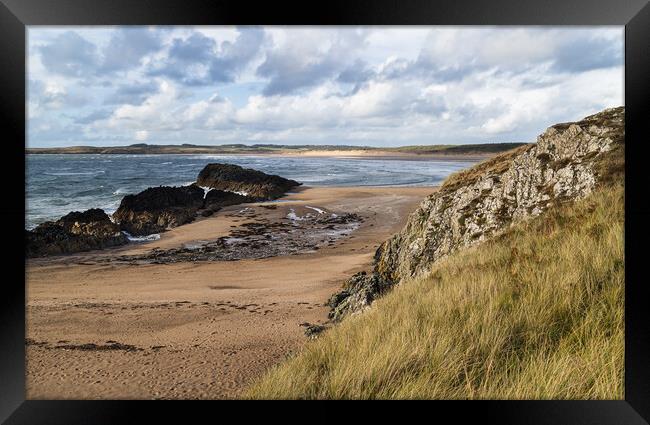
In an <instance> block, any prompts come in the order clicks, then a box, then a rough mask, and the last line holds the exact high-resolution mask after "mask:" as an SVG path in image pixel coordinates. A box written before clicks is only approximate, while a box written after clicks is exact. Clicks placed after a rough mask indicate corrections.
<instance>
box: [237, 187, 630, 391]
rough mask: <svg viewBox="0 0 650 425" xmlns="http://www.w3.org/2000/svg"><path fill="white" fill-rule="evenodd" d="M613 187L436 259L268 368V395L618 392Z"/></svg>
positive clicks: (620, 262)
mask: <svg viewBox="0 0 650 425" xmlns="http://www.w3.org/2000/svg"><path fill="white" fill-rule="evenodd" d="M623 224H624V202H623V188H622V187H621V186H615V187H608V188H602V189H599V190H598V191H596V192H594V193H593V194H592V195H590V196H589V197H588V198H586V199H584V200H582V201H579V202H576V203H573V204H567V205H564V206H560V207H556V208H553V209H551V210H549V211H548V212H547V213H545V214H544V215H542V216H540V217H537V218H535V219H532V220H528V221H526V222H524V223H521V224H518V225H516V226H514V227H512V228H510V229H509V230H507V231H506V232H505V233H504V234H502V236H500V237H498V238H496V239H493V240H491V241H488V242H485V243H483V244H481V245H479V246H476V247H473V248H470V249H465V250H462V251H459V252H457V253H456V254H454V255H452V256H449V257H447V258H446V259H443V260H441V261H439V262H437V263H436V264H435V265H434V266H433V268H432V269H431V272H430V273H429V274H428V275H427V276H425V277H421V278H416V279H413V280H411V281H406V282H403V283H402V284H401V285H400V286H399V287H397V288H395V289H394V290H393V291H392V292H390V293H389V294H387V295H386V296H384V297H383V298H381V299H380V300H378V301H376V302H375V303H374V304H373V307H372V308H371V309H369V310H368V311H366V312H365V313H363V314H360V315H357V316H353V317H351V318H348V319H346V320H345V321H344V322H343V323H341V324H340V325H338V326H336V327H334V328H333V329H331V330H329V331H328V332H326V333H325V334H324V335H323V336H322V337H320V338H319V339H317V340H316V341H313V342H310V343H308V344H307V345H306V347H305V348H304V349H303V350H302V351H301V352H300V353H298V354H297V355H295V356H293V357H291V358H289V359H288V360H287V361H285V362H284V363H282V364H280V365H278V366H276V367H274V368H272V369H271V370H270V371H269V372H268V373H267V374H266V375H265V376H263V377H262V378H261V379H259V380H258V381H256V382H255V383H254V384H253V385H252V387H251V388H250V389H249V390H248V392H247V393H246V396H247V397H250V398H281V399H302V398H320V399H332V398H335V399H339V398H345V399H368V398H379V399H387V398H398V399H399V398H427V399H623V398H624V394H623V368H624V364H623V354H624V352H623V350H624V321H623V311H624V298H623V297H624V250H623V245H624V244H623V235H624V234H623V229H624V226H623Z"/></svg>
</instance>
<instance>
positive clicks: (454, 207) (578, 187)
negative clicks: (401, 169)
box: [331, 107, 625, 319]
mask: <svg viewBox="0 0 650 425" xmlns="http://www.w3.org/2000/svg"><path fill="white" fill-rule="evenodd" d="M624 121H625V110H624V108H623V107H619V108H612V109H606V110H604V111H602V112H600V113H598V114H594V115H591V116H588V117H586V118H584V119H583V120H581V121H578V122H575V123H563V124H556V125H554V126H552V127H550V128H548V129H547V130H546V131H545V132H544V133H543V134H541V135H540V136H539V137H538V138H537V143H535V144H531V145H525V146H522V147H519V148H517V149H514V150H512V151H510V152H507V153H504V154H502V155H499V156H497V157H494V158H492V159H489V160H487V161H484V162H482V163H480V164H478V165H476V166H474V167H472V168H470V169H468V170H465V171H461V172H460V173H457V174H455V175H452V176H450V177H449V178H448V179H447V180H446V181H445V183H444V184H443V186H442V187H441V188H440V190H438V191H437V192H435V193H433V194H431V195H430V196H428V197H427V198H426V199H425V200H424V201H423V202H422V203H421V204H420V206H419V207H418V209H417V210H416V211H414V212H413V213H412V214H411V215H410V216H409V218H408V221H407V224H406V226H405V227H404V228H403V229H402V230H401V231H400V232H399V233H398V234H396V235H394V236H393V237H392V238H390V239H389V240H387V241H386V242H384V243H383V244H382V245H381V246H380V247H379V249H378V250H377V252H376V253H375V260H374V268H373V272H372V274H370V275H365V276H357V275H355V276H357V277H356V278H355V277H354V276H353V278H352V279H350V281H348V282H347V283H346V286H345V287H344V288H343V290H342V291H341V292H340V293H339V294H336V295H335V296H334V297H333V300H335V302H332V313H331V315H333V316H334V317H335V318H337V319H340V318H341V317H343V316H344V315H346V314H349V313H352V312H355V311H359V310H360V309H363V308H365V307H366V306H367V305H368V304H369V303H370V302H372V300H374V299H375V298H376V297H378V296H380V295H381V293H382V292H385V291H386V289H387V288H388V287H390V286H391V285H394V284H397V283H399V282H400V281H401V280H402V279H404V278H410V277H414V276H417V275H419V274H422V273H426V272H427V271H428V270H429V269H430V268H431V265H432V264H433V263H434V262H435V261H437V260H439V259H440V258H443V257H444V256H446V255H448V254H450V253H452V252H454V251H456V250H458V249H460V248H463V247H467V246H471V245H474V244H477V243H480V242H481V241H484V240H485V239H487V238H490V237H492V236H494V235H495V234H497V233H498V232H500V231H501V230H504V229H506V228H507V227H508V226H510V225H511V224H513V223H515V222H517V221H520V220H523V219H526V218H528V217H532V216H536V215H538V214H540V213H542V212H543V211H545V210H546V209H547V208H548V207H550V206H551V205H553V204H555V203H559V202H564V201H570V200H575V199H579V198H583V197H585V196H587V195H588V194H589V193H591V191H592V190H593V189H594V188H595V187H596V186H597V185H598V184H607V183H608V182H610V181H615V180H617V179H615V178H613V176H615V175H617V174H622V173H623V172H624V149H625V146H624V135H625V128H624ZM618 180H621V179H618Z"/></svg>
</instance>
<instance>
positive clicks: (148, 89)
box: [104, 81, 158, 105]
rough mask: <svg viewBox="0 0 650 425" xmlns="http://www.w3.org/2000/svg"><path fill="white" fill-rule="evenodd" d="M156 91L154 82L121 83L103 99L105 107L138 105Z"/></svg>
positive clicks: (156, 85)
mask: <svg viewBox="0 0 650 425" xmlns="http://www.w3.org/2000/svg"><path fill="white" fill-rule="evenodd" d="M157 90H158V84H156V82H155V81H133V82H130V83H122V84H120V85H119V86H118V87H117V89H116V90H115V91H114V92H113V93H112V94H110V95H108V96H107V97H106V98H105V99H104V104H105V105H120V104H127V105H139V104H141V103H142V102H143V101H144V100H145V99H146V98H147V96H149V95H151V94H152V93H155V92H156V91H157Z"/></svg>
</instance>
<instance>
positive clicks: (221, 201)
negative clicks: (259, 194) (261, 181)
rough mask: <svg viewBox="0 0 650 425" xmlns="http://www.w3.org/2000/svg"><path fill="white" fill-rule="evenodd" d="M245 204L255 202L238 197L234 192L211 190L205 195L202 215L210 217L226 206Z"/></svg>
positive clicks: (247, 197) (247, 198)
mask: <svg viewBox="0 0 650 425" xmlns="http://www.w3.org/2000/svg"><path fill="white" fill-rule="evenodd" d="M247 202H255V198H251V197H250V196H244V195H240V194H239V193H235V192H228V191H225V190H219V189H212V190H210V191H209V192H208V193H206V194H205V199H204V201H203V208H204V210H203V211H204V212H203V215H204V216H205V215H210V214H212V213H213V212H216V211H219V210H220V209H221V208H223V207H227V206H228V205H237V204H244V203H247ZM206 212H207V213H206Z"/></svg>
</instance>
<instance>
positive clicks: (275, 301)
mask: <svg viewBox="0 0 650 425" xmlns="http://www.w3.org/2000/svg"><path fill="white" fill-rule="evenodd" d="M434 190H435V189H434V188H430V187H429V188H368V187H357V188H305V189H303V190H301V191H300V192H298V193H295V194H291V195H289V196H287V197H285V198H282V199H281V202H275V203H265V204H249V205H246V206H232V207H228V208H224V209H223V210H221V211H219V212H218V213H217V214H215V215H214V216H212V217H209V218H204V219H201V220H198V221H196V222H194V223H191V224H188V225H185V226H181V227H179V228H176V229H173V230H171V231H169V232H166V233H163V234H162V236H161V238H160V240H158V241H152V242H148V243H144V244H139V245H129V246H126V247H122V248H118V249H113V250H109V251H102V252H93V253H87V254H83V255H75V256H67V257H57V258H51V259H35V260H30V261H29V262H28V265H27V308H26V310H27V311H26V317H27V342H26V343H27V347H26V348H27V368H26V370H27V398H28V399H142V398H143V399H150V398H169V399H178V398H189V399H195V398H205V399H215V398H236V397H237V396H238V395H239V394H240V392H241V391H242V390H243V389H244V388H246V386H247V385H248V384H249V383H250V381H251V379H253V378H255V377H257V376H259V375H260V374H261V373H263V372H264V371H265V370H266V369H267V368H268V367H269V366H272V365H274V364H276V363H278V362H280V361H282V360H283V359H284V358H285V357H286V356H287V355H289V354H290V353H292V352H295V351H296V350H299V349H300V347H301V346H302V345H303V344H304V343H305V342H307V341H308V339H307V338H306V337H305V335H304V329H305V327H304V325H305V324H306V323H310V324H322V323H325V322H326V321H327V312H328V308H327V307H326V306H324V303H325V302H326V301H327V299H328V298H329V296H330V295H331V294H333V293H334V292H335V291H336V290H337V289H339V287H340V285H341V283H342V282H343V281H344V280H345V279H346V278H348V277H349V276H350V275H351V274H353V273H355V272H357V271H360V270H364V269H367V268H368V267H369V266H370V264H371V261H372V256H373V254H374V251H375V249H376V248H377V246H378V245H379V244H380V243H381V242H382V241H383V240H385V239H386V238H388V237H389V236H390V235H392V234H393V233H395V232H397V231H398V230H399V229H400V228H401V227H402V226H403V224H404V222H405V220H406V217H407V215H408V213H409V212H411V211H413V210H414V209H415V208H416V207H417V205H418V204H419V203H420V201H421V200H422V199H423V198H424V197H425V196H426V195H428V194H429V193H431V192H433V191H434ZM262 205H266V206H267V207H268V205H273V206H274V207H271V208H266V207H264V206H262ZM244 207H251V208H253V209H254V210H255V213H254V214H255V215H257V217H258V218H259V217H260V216H262V217H270V218H275V219H281V218H282V217H285V216H286V215H287V214H289V213H290V212H291V210H293V211H294V212H296V214H298V215H300V214H302V215H305V214H306V212H307V211H316V210H315V209H313V208H317V209H321V210H323V211H326V212H327V213H333V214H344V213H354V214H358V215H359V216H360V217H362V218H363V220H362V221H361V222H360V224H359V226H358V228H356V230H354V231H352V232H350V233H349V234H346V235H344V236H342V237H340V238H338V239H336V240H335V241H334V242H333V243H331V244H329V243H328V244H325V246H323V247H322V248H320V249H317V250H312V251H308V252H298V253H295V254H293V255H283V256H278V257H271V258H262V259H244V260H238V261H198V262H187V261H183V262H174V263H169V264H140V265H129V264H123V263H119V262H112V261H107V262H97V261H96V260H97V259H102V258H103V259H109V260H110V259H111V258H114V257H117V256H124V255H141V254H145V253H147V252H150V251H151V249H152V248H159V249H162V250H166V249H175V248H178V247H181V246H186V245H187V244H192V243H194V242H196V241H204V240H211V239H214V238H218V237H222V236H226V235H228V234H229V233H230V232H232V231H233V229H235V230H236V229H238V228H240V227H241V225H242V224H245V223H247V222H250V221H251V220H255V219H256V217H242V216H241V215H238V214H236V213H237V212H238V211H241V210H242V209H243V208H244ZM307 207H313V208H307ZM86 261H87V262H88V263H87V264H85V262H86ZM79 263H84V264H79Z"/></svg>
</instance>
